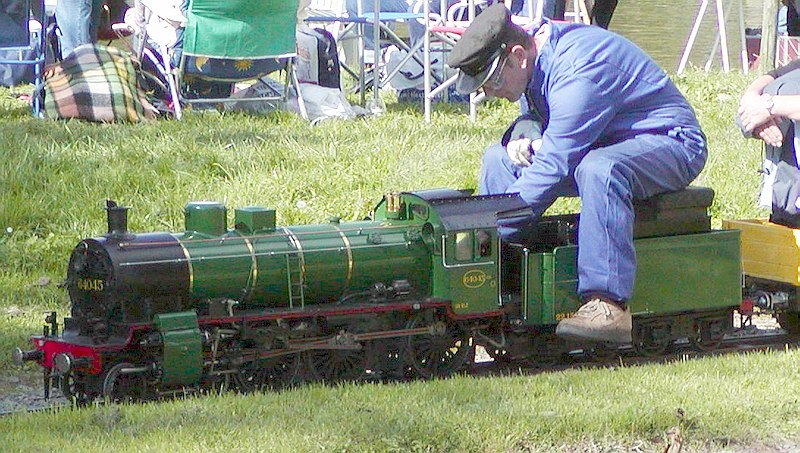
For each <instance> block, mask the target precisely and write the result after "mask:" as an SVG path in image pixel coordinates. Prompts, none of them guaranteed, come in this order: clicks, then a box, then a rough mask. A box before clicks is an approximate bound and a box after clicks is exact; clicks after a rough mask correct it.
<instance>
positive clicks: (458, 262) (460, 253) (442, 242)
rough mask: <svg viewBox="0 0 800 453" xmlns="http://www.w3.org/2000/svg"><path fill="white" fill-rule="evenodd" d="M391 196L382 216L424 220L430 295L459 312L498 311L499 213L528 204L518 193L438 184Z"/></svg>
mask: <svg viewBox="0 0 800 453" xmlns="http://www.w3.org/2000/svg"><path fill="white" fill-rule="evenodd" d="M394 196H396V197H397V200H396V201H392V199H391V197H392V195H387V197H386V199H385V200H384V201H385V202H384V203H381V205H379V206H378V209H376V217H377V218H379V219H380V218H387V217H388V218H391V217H392V214H391V209H393V208H394V207H395V206H396V208H394V209H397V211H398V212H397V213H396V214H394V216H395V217H397V218H403V219H416V220H419V221H423V222H424V224H423V226H422V236H423V240H424V242H425V244H426V245H427V246H428V248H429V249H430V251H431V261H432V262H431V273H432V277H433V278H432V289H431V296H432V297H434V298H438V299H446V300H449V301H451V310H452V312H453V313H454V314H455V315H456V316H458V317H473V316H485V315H486V314H489V313H494V314H498V313H499V312H500V310H501V307H502V298H501V293H502V292H503V291H504V290H503V289H502V288H503V285H504V284H503V282H502V281H501V279H500V262H501V259H500V257H501V247H500V240H499V238H498V234H497V226H496V222H497V215H498V213H499V212H503V211H514V210H521V209H526V208H527V206H526V205H525V202H524V201H523V200H522V199H521V198H519V196H518V195H516V194H500V195H479V196H472V195H470V192H469V191H463V190H462V191H459V190H449V189H438V190H428V191H421V192H414V193H403V194H396V195H394Z"/></svg>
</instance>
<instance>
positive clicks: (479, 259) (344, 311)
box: [15, 188, 741, 402]
mask: <svg viewBox="0 0 800 453" xmlns="http://www.w3.org/2000/svg"><path fill="white" fill-rule="evenodd" d="M712 198H713V192H711V191H710V190H709V189H701V188H691V189H689V190H686V191H682V192H677V193H673V194H665V195H661V196H658V197H655V198H653V199H650V200H645V201H644V202H640V203H638V204H637V206H636V217H637V223H636V235H637V238H638V239H637V240H636V251H637V257H638V272H637V280H636V286H635V290H634V298H633V300H632V301H631V307H632V310H633V313H634V316H635V318H634V330H635V331H634V338H635V340H634V346H635V347H636V348H637V349H638V350H640V351H642V352H644V353H656V352H659V351H661V350H663V349H665V348H666V347H668V346H669V345H670V344H672V343H673V342H674V341H676V340H678V339H685V338H688V339H689V340H691V341H693V342H695V343H696V344H697V345H698V346H699V347H704V348H705V347H713V346H714V345H716V344H717V343H718V342H719V341H720V340H721V338H722V335H723V334H724V333H725V332H726V331H728V330H729V329H730V328H731V325H732V313H733V311H734V310H735V309H736V308H738V307H739V304H740V302H741V270H740V256H739V236H738V232H737V231H725V230H711V228H710V221H709V218H708V214H707V208H708V206H709V205H710V204H711V200H712ZM527 209H528V208H527V207H526V206H525V204H524V202H523V201H522V200H521V199H520V198H519V197H518V196H517V195H514V194H512V195H491V196H472V195H470V193H469V192H468V191H457V190H450V189H439V190H428V191H419V192H408V193H390V194H387V195H386V196H385V197H384V198H383V199H382V200H381V202H380V203H379V204H378V205H377V206H376V208H375V210H374V213H373V215H372V216H371V218H370V219H368V220H363V221H353V222H341V221H339V219H337V218H333V219H331V220H330V221H329V222H328V223H325V224H320V225H302V226H289V227H281V226H278V225H276V221H275V212H274V211H273V210H269V209H265V208H260V207H247V208H241V209H236V210H235V213H234V225H233V228H228V226H227V218H228V216H227V212H226V208H225V206H223V205H222V204H219V203H211V202H203V203H190V204H188V205H187V206H186V209H185V219H186V225H185V231H184V232H182V233H166V232H162V233H131V232H129V231H127V226H126V224H127V211H126V208H122V207H119V206H117V205H116V204H115V203H113V202H109V204H108V206H107V211H108V233H107V234H105V235H102V236H99V237H95V238H90V239H85V240H83V241H81V242H80V243H79V244H78V245H77V246H76V248H75V249H74V251H73V253H72V256H71V258H70V263H69V268H68V275H67V288H68V291H69V296H70V300H71V304H72V306H71V314H70V316H69V317H66V318H64V321H63V328H62V325H61V324H59V322H58V321H59V318H58V316H57V314H55V313H51V314H50V315H49V316H48V317H47V319H46V325H45V328H44V332H43V335H40V336H34V337H32V339H31V341H32V344H33V348H32V349H30V350H28V351H22V350H16V351H15V358H16V360H17V361H19V362H24V361H36V362H38V363H39V365H41V367H42V369H43V373H44V376H45V391H46V394H47V392H49V389H50V387H51V386H52V385H54V384H56V383H57V384H58V385H59V386H60V387H61V389H62V391H63V392H64V393H65V394H66V395H69V396H71V397H72V398H74V399H75V400H76V401H78V402H87V401H91V400H92V399H94V398H96V397H107V398H110V399H115V400H118V399H147V398H152V397H155V396H158V395H162V394H167V393H170V392H176V391H180V392H185V391H186V390H187V389H203V388H210V387H216V386H226V385H229V386H234V387H237V388H239V389H242V390H251V389H259V388H264V387H275V386H282V385H286V384H287V383H292V382H296V381H298V380H299V379H303V380H314V379H320V380H324V381H336V380H341V379H360V378H389V377H397V376H407V375H409V374H414V375H418V376H422V377H433V376H447V375H449V374H451V373H453V372H456V371H458V370H460V369H461V368H463V367H464V366H465V365H466V364H468V363H470V361H471V360H472V356H473V351H474V347H475V346H476V345H481V346H483V347H484V348H486V350H487V351H489V353H490V354H491V355H493V356H495V357H496V358H498V359H500V358H511V359H513V358H518V359H527V360H533V361H538V360H551V359H552V358H554V357H558V356H559V355H560V354H563V353H564V352H565V351H568V350H570V349H575V348H579V347H581V345H571V344H564V343H562V342H560V341H559V340H558V339H557V338H556V337H555V336H554V335H553V331H554V327H555V325H556V323H557V322H558V321H559V320H560V319H562V318H563V317H566V316H570V315H571V314H572V313H573V312H574V311H575V310H576V309H577V307H578V306H579V299H578V296H577V295H576V293H575V291H576V287H577V274H576V251H577V247H576V245H575V242H576V232H577V228H578V227H579V216H578V215H563V216H551V217H545V218H543V219H542V220H541V221H540V222H539V223H538V226H537V232H536V234H534V235H533V237H531V240H530V241H528V243H526V244H506V243H503V242H502V241H500V240H499V238H498V234H497V230H496V227H495V223H496V220H497V217H498V215H524V214H525V213H526V212H527ZM584 346H585V347H586V345H584ZM591 347H594V346H593V345H591Z"/></svg>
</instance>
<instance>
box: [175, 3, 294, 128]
mask: <svg viewBox="0 0 800 453" xmlns="http://www.w3.org/2000/svg"><path fill="white" fill-rule="evenodd" d="M297 6H298V0H288V1H286V0H190V1H189V6H188V9H187V10H186V26H185V28H184V32H183V48H182V52H181V57H180V63H179V65H178V68H177V70H173V71H171V72H172V75H173V77H170V78H169V80H170V83H171V84H174V85H175V87H176V89H175V91H177V92H178V99H179V101H180V102H183V103H186V104H193V103H232V102H236V103H239V102H249V101H253V102H263V101H280V102H283V103H285V102H286V101H287V100H288V98H289V85H290V84H291V85H292V86H293V87H294V88H295V91H296V93H297V96H298V102H299V105H300V111H301V115H302V116H303V118H307V115H306V112H305V105H304V103H303V100H302V96H301V95H300V90H299V83H298V81H297V77H296V76H295V73H294V68H293V63H294V58H295V57H296V55H297V50H296V37H295V32H296V26H297ZM277 70H283V71H285V83H284V86H283V87H282V90H280V89H276V88H271V91H272V93H270V95H267V96H255V97H236V98H229V97H211V98H206V97H204V98H194V99H193V98H190V97H189V96H188V95H189V93H188V92H186V91H184V89H185V87H186V83H185V82H186V79H187V78H196V79H200V80H212V81H224V82H239V81H246V80H254V79H259V78H260V79H261V80H264V81H267V79H266V75H267V74H269V73H272V72H274V71H277ZM266 85H267V86H268V87H269V84H266ZM175 104H176V107H177V104H178V102H175ZM176 116H179V113H178V110H177V109H176Z"/></svg>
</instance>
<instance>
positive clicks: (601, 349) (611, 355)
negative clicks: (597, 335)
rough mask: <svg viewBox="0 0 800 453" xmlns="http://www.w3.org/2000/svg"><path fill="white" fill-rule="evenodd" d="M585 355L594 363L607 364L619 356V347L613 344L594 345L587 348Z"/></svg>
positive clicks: (584, 351)
mask: <svg viewBox="0 0 800 453" xmlns="http://www.w3.org/2000/svg"><path fill="white" fill-rule="evenodd" d="M583 353H584V354H585V355H586V357H588V358H589V359H590V360H592V361H593V362H598V363H605V362H610V361H611V360H614V359H616V358H617V356H618V355H619V346H617V345H616V344H613V343H594V344H592V345H591V346H588V347H586V348H585V349H584V350H583Z"/></svg>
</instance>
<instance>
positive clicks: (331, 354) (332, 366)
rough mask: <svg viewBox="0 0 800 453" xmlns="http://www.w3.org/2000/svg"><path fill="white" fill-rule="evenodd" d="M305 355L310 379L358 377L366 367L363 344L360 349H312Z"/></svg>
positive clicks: (337, 379) (344, 379)
mask: <svg viewBox="0 0 800 453" xmlns="http://www.w3.org/2000/svg"><path fill="white" fill-rule="evenodd" d="M305 357H306V365H307V366H308V370H309V373H310V374H311V377H312V379H315V380H322V381H325V382H336V381H349V380H354V379H358V378H360V377H362V376H363V375H364V372H365V371H366V369H367V354H366V353H365V350H364V347H363V345H362V348H361V349H312V350H310V351H307V352H306V353H305Z"/></svg>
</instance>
